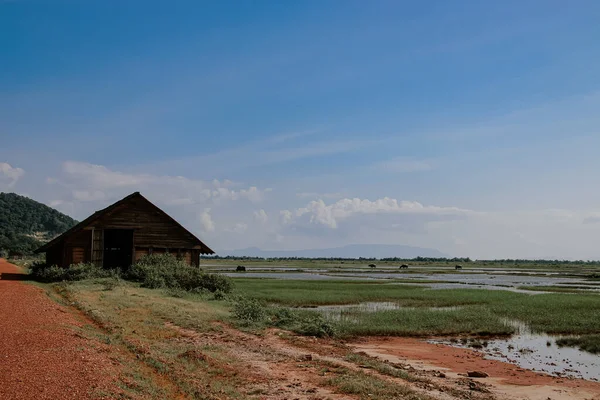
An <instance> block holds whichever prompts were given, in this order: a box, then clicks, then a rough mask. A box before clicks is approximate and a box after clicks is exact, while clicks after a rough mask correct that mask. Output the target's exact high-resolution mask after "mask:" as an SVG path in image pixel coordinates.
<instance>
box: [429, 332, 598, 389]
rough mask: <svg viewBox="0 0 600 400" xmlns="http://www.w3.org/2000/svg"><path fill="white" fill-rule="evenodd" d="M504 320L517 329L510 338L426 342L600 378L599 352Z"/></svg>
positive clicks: (532, 366) (555, 373)
mask: <svg viewBox="0 0 600 400" xmlns="http://www.w3.org/2000/svg"><path fill="white" fill-rule="evenodd" d="M506 323H507V324H508V325H510V326H513V327H515V328H517V333H516V334H515V335H513V336H511V337H510V338H497V339H492V340H481V339H470V340H469V339H466V338H463V339H461V340H457V339H434V340H430V341H429V342H431V343H441V344H445V345H449V346H453V347H461V348H471V349H474V350H476V351H479V352H481V353H483V354H485V357H486V358H488V359H491V360H498V361H505V362H509V363H512V364H516V365H518V366H519V367H521V368H525V369H529V370H531V371H537V372H543V373H547V374H550V375H553V376H557V377H572V378H580V379H586V380H591V381H596V382H598V381H600V355H595V354H591V353H588V352H585V351H582V350H579V349H576V348H572V347H560V346H558V345H557V344H556V340H557V339H559V338H560V336H551V335H546V334H541V333H535V332H532V331H531V329H529V327H527V326H526V325H525V324H522V323H519V322H518V321H506Z"/></svg>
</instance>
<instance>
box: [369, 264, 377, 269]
mask: <svg viewBox="0 0 600 400" xmlns="http://www.w3.org/2000/svg"><path fill="white" fill-rule="evenodd" d="M376 266H377V265H375V264H369V267H371V268H375V267H376Z"/></svg>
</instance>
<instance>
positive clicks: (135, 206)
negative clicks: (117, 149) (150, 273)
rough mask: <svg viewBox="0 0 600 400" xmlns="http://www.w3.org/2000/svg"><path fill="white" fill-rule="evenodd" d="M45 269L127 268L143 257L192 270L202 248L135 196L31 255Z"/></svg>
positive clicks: (206, 251)
mask: <svg viewBox="0 0 600 400" xmlns="http://www.w3.org/2000/svg"><path fill="white" fill-rule="evenodd" d="M36 253H46V262H47V263H48V264H49V265H58V266H61V267H67V266H69V265H71V264H77V263H81V262H93V263H95V264H96V265H98V266H103V267H104V268H116V267H120V268H127V267H129V266H130V265H132V264H133V263H134V262H135V261H136V260H139V259H140V258H141V257H143V256H144V255H146V254H157V253H171V254H173V255H176V256H177V257H180V258H181V259H183V260H185V261H186V262H187V263H188V264H190V265H193V266H199V265H200V254H214V251H212V250H211V249H210V248H209V247H208V246H206V245H205V244H204V243H202V241H200V239H198V238H197V237H196V236H194V235H193V234H192V233H191V232H190V231H188V230H187V229H185V228H184V227H183V226H181V225H180V224H179V223H178V222H177V221H175V220H174V219H173V218H171V217H170V216H169V215H167V213H165V212H164V211H163V210H161V209H160V208H158V207H157V206H155V205H154V204H152V203H151V202H150V201H148V199H146V198H145V197H144V196H142V195H141V194H140V193H139V192H135V193H133V194H130V195H129V196H127V197H125V198H124V199H122V200H119V201H117V202H116V203H114V204H113V205H110V206H108V207H106V208H105V209H103V210H100V211H96V212H95V213H94V214H92V215H91V216H90V217H88V218H86V219H85V220H83V221H81V222H80V223H78V224H77V225H75V226H74V227H72V228H71V229H69V230H68V231H66V232H65V233H63V234H62V235H60V236H58V237H56V238H54V239H53V240H51V241H50V242H48V243H46V244H45V245H44V246H42V247H40V248H39V249H37V250H36Z"/></svg>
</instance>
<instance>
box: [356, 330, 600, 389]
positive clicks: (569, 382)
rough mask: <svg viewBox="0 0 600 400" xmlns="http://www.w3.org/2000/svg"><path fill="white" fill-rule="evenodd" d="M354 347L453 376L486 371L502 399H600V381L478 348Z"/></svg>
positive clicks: (370, 343) (378, 341)
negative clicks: (488, 355)
mask: <svg viewBox="0 0 600 400" xmlns="http://www.w3.org/2000/svg"><path fill="white" fill-rule="evenodd" d="M351 347H352V348H354V349H355V350H356V351H362V352H365V353H367V354H369V355H371V356H375V357H379V358H381V359H386V360H388V361H392V362H398V361H400V362H406V363H409V364H411V365H412V366H413V367H415V368H417V369H441V370H443V371H445V373H446V374H447V375H448V376H450V377H452V376H454V377H456V376H459V374H461V375H462V374H466V372H467V371H484V372H486V373H487V374H489V378H485V379H480V380H479V381H481V382H485V383H487V384H490V385H491V386H492V387H493V388H494V389H495V390H493V392H495V394H496V395H498V397H499V398H520V399H540V400H546V399H552V400H557V399H570V400H575V399H581V400H597V399H600V383H597V382H591V381H586V380H582V379H570V378H557V377H553V376H550V375H546V374H542V373H537V372H534V371H530V370H526V369H523V368H520V367H518V366H517V365H514V364H509V363H505V362H501V361H494V360H488V359H485V358H484V356H483V354H481V353H478V352H476V351H474V350H469V349H461V348H455V347H450V346H445V345H442V344H431V343H426V342H424V341H422V340H419V339H415V338H396V337H393V338H368V339H362V340H359V341H357V342H355V343H353V344H351Z"/></svg>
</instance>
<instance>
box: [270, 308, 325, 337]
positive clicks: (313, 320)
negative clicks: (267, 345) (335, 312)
mask: <svg viewBox="0 0 600 400" xmlns="http://www.w3.org/2000/svg"><path fill="white" fill-rule="evenodd" d="M271 324H272V325H274V326H277V327H279V328H283V329H289V330H291V331H293V332H296V333H298V334H300V335H305V336H316V337H333V336H335V333H336V332H335V329H334V327H333V325H332V324H331V323H330V322H328V321H327V320H326V319H325V318H324V317H323V316H322V315H321V314H318V313H316V312H313V311H295V310H292V309H290V308H285V307H281V308H275V309H272V311H271Z"/></svg>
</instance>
